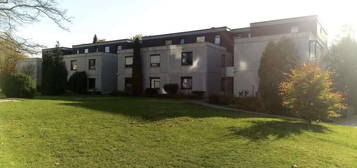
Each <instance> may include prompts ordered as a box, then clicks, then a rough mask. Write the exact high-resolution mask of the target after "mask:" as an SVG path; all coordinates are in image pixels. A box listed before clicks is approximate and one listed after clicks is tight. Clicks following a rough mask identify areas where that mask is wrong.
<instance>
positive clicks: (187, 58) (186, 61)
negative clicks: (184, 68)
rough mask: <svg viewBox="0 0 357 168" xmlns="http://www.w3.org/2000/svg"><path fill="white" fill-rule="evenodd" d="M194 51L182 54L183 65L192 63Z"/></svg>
mask: <svg viewBox="0 0 357 168" xmlns="http://www.w3.org/2000/svg"><path fill="white" fill-rule="evenodd" d="M192 57H193V54H192V52H182V54H181V65H192V60H193V58H192Z"/></svg>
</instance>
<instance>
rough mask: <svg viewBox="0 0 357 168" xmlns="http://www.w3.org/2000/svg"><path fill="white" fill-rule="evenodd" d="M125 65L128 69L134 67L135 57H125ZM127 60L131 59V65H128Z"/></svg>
mask: <svg viewBox="0 0 357 168" xmlns="http://www.w3.org/2000/svg"><path fill="white" fill-rule="evenodd" d="M124 59H125V60H124V65H125V67H126V68H130V67H133V63H134V57H133V56H125V57H124ZM127 59H131V64H128V62H127Z"/></svg>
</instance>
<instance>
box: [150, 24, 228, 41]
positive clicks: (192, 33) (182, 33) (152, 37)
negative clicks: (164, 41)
mask: <svg viewBox="0 0 357 168" xmlns="http://www.w3.org/2000/svg"><path fill="white" fill-rule="evenodd" d="M220 31H230V29H229V28H228V27H226V26H224V27H212V28H209V29H201V30H193V31H185V32H178V33H169V34H160V35H152V36H144V37H143V40H151V39H160V38H170V37H177V36H189V35H195V34H202V33H213V32H220Z"/></svg>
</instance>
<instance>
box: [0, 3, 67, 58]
mask: <svg viewBox="0 0 357 168" xmlns="http://www.w3.org/2000/svg"><path fill="white" fill-rule="evenodd" d="M43 17H47V18H49V19H50V20H52V21H53V22H54V23H55V24H56V25H58V26H59V27H60V28H62V29H64V30H68V28H67V27H65V26H64V25H65V23H68V22H70V17H68V16H67V11H66V10H63V9H60V8H59V7H58V3H57V0H8V1H6V2H5V3H0V25H1V26H0V39H11V40H12V41H14V42H15V43H16V45H18V46H19V49H20V50H21V51H23V52H28V53H37V52H36V51H38V49H39V47H41V45H38V44H34V43H31V42H29V41H28V40H27V39H24V38H20V37H17V36H16V35H15V34H14V33H15V32H16V30H17V27H19V26H23V25H26V24H33V23H36V22H39V21H40V18H43Z"/></svg>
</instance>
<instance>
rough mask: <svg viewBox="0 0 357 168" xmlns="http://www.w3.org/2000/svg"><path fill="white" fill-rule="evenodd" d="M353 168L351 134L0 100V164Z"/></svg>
mask: <svg viewBox="0 0 357 168" xmlns="http://www.w3.org/2000/svg"><path fill="white" fill-rule="evenodd" d="M294 164H296V165H298V166H299V167H306V168H307V167H308V168H312V167H324V168H325V167H341V168H342V167H343V168H349V167H350V168H355V167H357V129H355V128H349V127H343V126H335V125H329V124H319V125H313V126H309V125H306V124H304V123H301V122H295V121H287V120H281V119H274V118H266V117H260V116H256V115H247V114H239V113H234V112H228V111H221V110H215V109H209V108H205V107H200V106H196V105H191V104H187V103H184V102H183V101H174V100H157V99H149V98H110V97H90V98H75V97H47V98H46V97H39V98H38V99H34V100H20V101H18V102H8V103H0V167H6V168H11V167H24V168H25V167H26V168H29V167H33V168H42V167H46V168H47V167H64V168H77V167H88V168H95V167H98V168H99V167H101V168H114V167H115V168H116V167H121V168H122V167H153V168H156V167H163V168H169V167H182V168H190V167H243V168H247V167H254V168H256V167H264V168H268V167H271V168H278V167H282V168H290V167H291V166H292V165H294Z"/></svg>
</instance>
